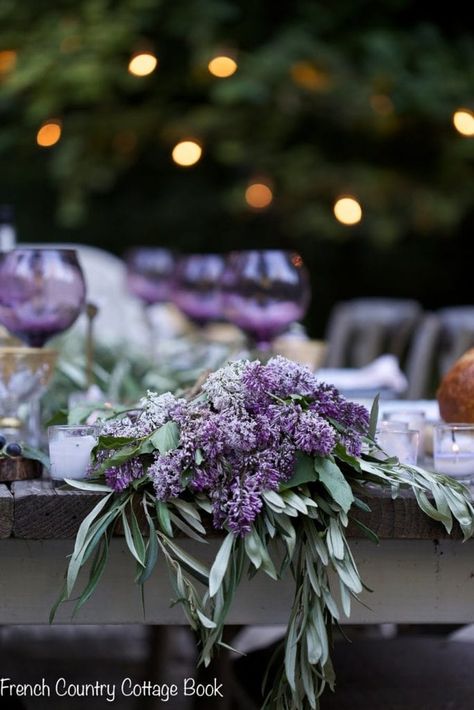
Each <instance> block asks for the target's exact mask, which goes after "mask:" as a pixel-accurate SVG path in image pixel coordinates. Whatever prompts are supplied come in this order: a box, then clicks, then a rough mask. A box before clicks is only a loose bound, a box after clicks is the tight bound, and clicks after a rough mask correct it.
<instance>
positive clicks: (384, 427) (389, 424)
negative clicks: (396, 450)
mask: <svg viewBox="0 0 474 710" xmlns="http://www.w3.org/2000/svg"><path fill="white" fill-rule="evenodd" d="M378 431H408V424H407V422H402V421H398V420H395V419H394V420H387V419H382V421H381V422H379V423H378Z"/></svg>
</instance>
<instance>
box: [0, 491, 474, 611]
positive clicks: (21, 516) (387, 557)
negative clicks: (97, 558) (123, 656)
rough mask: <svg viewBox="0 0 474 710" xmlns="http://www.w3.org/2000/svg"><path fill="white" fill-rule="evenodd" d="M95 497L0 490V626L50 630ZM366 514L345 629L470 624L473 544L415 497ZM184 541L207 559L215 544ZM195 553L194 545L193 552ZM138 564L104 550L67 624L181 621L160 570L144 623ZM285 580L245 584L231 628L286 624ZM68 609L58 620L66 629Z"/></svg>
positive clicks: (375, 497)
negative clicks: (359, 592) (96, 575)
mask: <svg viewBox="0 0 474 710" xmlns="http://www.w3.org/2000/svg"><path fill="white" fill-rule="evenodd" d="M99 498H100V494H93V493H83V492H81V491H75V490H74V491H61V490H58V489H54V488H52V486H51V484H49V483H48V482H45V481H22V482H16V483H13V484H12V486H11V490H9V489H8V488H7V487H6V486H4V485H0V538H1V539H0V623H2V624H17V623H47V620H48V614H49V609H50V606H51V605H52V603H53V602H54V600H55V598H56V596H57V594H58V591H59V589H60V587H61V585H62V579H63V573H64V570H65V566H66V562H67V555H68V554H69V553H70V552H71V550H72V545H73V539H72V538H73V537H74V535H75V533H76V531H77V528H78V526H79V524H80V522H81V520H82V519H83V518H84V516H85V515H86V514H87V513H88V511H89V510H91V509H92V507H93V506H94V505H95V504H96V502H97V501H98V500H99ZM367 502H368V503H369V505H370V507H371V508H372V512H371V513H370V514H368V513H367V514H363V513H360V514H359V517H360V519H361V520H363V522H365V523H366V524H368V525H369V526H370V527H371V528H372V529H373V530H375V531H376V532H377V534H378V535H379V537H380V538H381V543H380V545H378V546H376V545H374V544H373V543H372V542H370V541H369V540H367V539H365V538H361V533H360V532H359V530H358V529H357V528H351V529H350V530H349V535H350V537H351V538H352V541H351V542H352V548H353V550H354V554H355V557H356V560H357V562H358V564H359V569H360V571H361V574H362V577H363V579H364V581H365V582H366V584H367V585H368V586H369V587H370V588H371V589H373V590H374V592H373V593H364V595H363V597H362V599H363V601H364V603H365V604H367V605H368V607H369V608H366V607H364V606H363V605H361V604H357V603H354V605H353V613H352V616H351V619H350V622H351V623H364V624H365V623H381V622H398V623H402V622H403V623H469V622H472V621H474V543H473V542H472V541H468V542H467V543H462V542H461V536H460V534H459V531H456V538H457V539H447V538H448V536H447V535H446V533H445V531H444V528H443V527H442V526H441V525H439V524H438V523H436V522H434V521H431V520H430V519H428V518H427V517H426V516H425V515H423V514H422V513H421V512H420V511H419V509H418V507H417V505H416V502H415V499H414V498H413V497H412V496H410V495H406V496H405V497H403V498H398V499H396V500H395V501H393V500H391V498H390V497H389V496H388V495H382V494H379V493H377V494H375V493H374V494H371V495H369V496H368V497H367ZM182 544H183V545H184V546H186V547H187V548H188V549H190V550H191V551H193V550H195V554H198V555H202V556H204V557H205V558H206V559H207V560H208V561H211V560H212V558H213V555H215V551H216V547H217V545H218V540H211V541H210V543H209V544H208V545H205V546H204V545H200V544H199V543H196V542H194V541H192V540H183V541H182ZM196 548H199V549H197V550H196ZM134 569H135V565H134V563H133V562H131V561H130V556H129V554H128V552H127V550H126V546H125V543H124V541H123V539H121V538H116V539H115V540H113V542H112V545H111V555H110V562H109V566H108V570H107V572H106V574H105V576H104V578H103V581H102V583H101V584H100V586H99V588H98V589H97V591H96V593H95V595H94V596H93V598H92V599H91V600H90V601H89V602H88V603H87V604H86V605H85V607H83V609H82V610H81V612H80V614H79V616H78V617H77V618H76V619H74V620H73V623H79V624H81V623H82V624H91V623H92V624H93V623H149V624H182V623H185V621H184V617H183V615H182V613H181V611H180V609H179V607H172V608H171V607H170V588H169V585H168V576H167V573H166V571H165V570H164V568H163V567H160V566H159V567H158V568H157V570H156V571H155V573H154V575H153V576H152V579H151V580H150V581H149V582H148V583H147V585H146V586H145V608H146V614H145V617H144V616H143V612H142V608H141V601H140V595H139V591H138V589H137V587H136V586H135V585H134V582H133V577H134ZM291 596H292V585H291V580H287V581H286V580H285V581H280V582H273V581H272V580H270V579H269V578H268V577H266V576H265V575H263V574H258V575H257V576H256V577H255V578H254V579H253V580H251V581H250V582H249V581H247V580H245V581H244V582H243V583H242V586H241V588H240V590H239V593H238V596H237V598H236V600H235V603H234V606H233V609H232V611H231V613H230V615H229V623H232V624H277V623H285V622H286V621H287V618H288V610H289V608H290V603H291ZM70 614H71V605H66V606H64V607H63V608H62V609H61V610H60V612H59V614H58V617H57V619H58V622H59V623H61V622H62V623H71V618H70Z"/></svg>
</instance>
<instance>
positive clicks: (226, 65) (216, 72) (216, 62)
mask: <svg viewBox="0 0 474 710" xmlns="http://www.w3.org/2000/svg"><path fill="white" fill-rule="evenodd" d="M207 68H208V69H209V72H210V73H211V74H212V75H213V76H216V77H217V78H218V79H227V78H228V77H229V76H232V74H235V72H236V71H237V69H238V65H237V62H236V61H235V59H233V58H232V57H229V56H228V55H225V54H221V55H219V56H217V57H214V58H213V59H211V61H210V62H209V64H208V65H207Z"/></svg>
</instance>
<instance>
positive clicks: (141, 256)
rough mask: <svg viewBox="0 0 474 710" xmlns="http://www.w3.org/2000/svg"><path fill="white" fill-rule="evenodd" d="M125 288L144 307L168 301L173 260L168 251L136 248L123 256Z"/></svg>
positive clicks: (154, 248) (157, 248) (173, 265)
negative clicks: (125, 278)
mask: <svg viewBox="0 0 474 710" xmlns="http://www.w3.org/2000/svg"><path fill="white" fill-rule="evenodd" d="M125 262H126V265H127V286H128V290H129V291H130V293H131V294H133V295H134V296H136V297H137V298H139V299H140V300H141V301H142V302H143V303H144V304H145V305H146V306H152V305H154V304H155V303H165V302H167V301H169V300H170V295H171V286H172V279H173V274H174V268H175V258H174V255H173V253H172V252H171V251H170V250H169V249H162V248H160V247H136V248H135V249H130V250H129V251H127V253H126V255H125Z"/></svg>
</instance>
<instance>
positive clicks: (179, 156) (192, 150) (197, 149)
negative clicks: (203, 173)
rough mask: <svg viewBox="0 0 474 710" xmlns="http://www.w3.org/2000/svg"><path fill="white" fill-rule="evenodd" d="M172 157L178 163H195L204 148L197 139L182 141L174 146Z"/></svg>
mask: <svg viewBox="0 0 474 710" xmlns="http://www.w3.org/2000/svg"><path fill="white" fill-rule="evenodd" d="M171 155H172V158H173V160H174V162H175V163H177V165H182V166H183V167H186V168H187V167H190V166H191V165H195V164H196V163H197V162H198V160H199V159H200V157H201V155H202V148H201V146H200V145H199V143H196V141H181V142H180V143H177V144H176V145H175V147H174V148H173V152H172V154H171Z"/></svg>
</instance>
